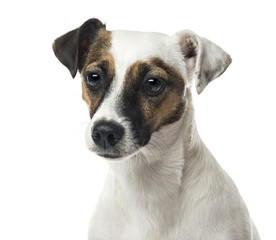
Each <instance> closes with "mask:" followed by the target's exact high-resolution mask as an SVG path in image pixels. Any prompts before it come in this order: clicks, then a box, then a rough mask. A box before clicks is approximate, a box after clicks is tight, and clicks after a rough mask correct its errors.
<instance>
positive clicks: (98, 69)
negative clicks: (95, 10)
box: [81, 29, 115, 118]
mask: <svg viewBox="0 0 276 240" xmlns="http://www.w3.org/2000/svg"><path fill="white" fill-rule="evenodd" d="M110 47H111V32H109V31H106V30H104V29H102V30H99V33H98V35H97V37H96V39H95V41H94V42H93V44H92V45H91V46H90V47H89V52H88V54H87V56H86V59H85V64H84V68H83V70H82V72H81V74H82V75H83V76H84V77H83V82H82V97H83V99H84V101H85V102H86V103H87V104H88V106H89V112H90V117H91V118H92V117H93V115H94V113H95V111H96V110H97V108H98V106H99V105H100V103H101V102H102V100H103V98H104V96H105V94H106V93H107V92H108V89H109V86H110V84H111V82H112V80H113V78H114V76H115V66H114V59H113V57H112V56H111V54H110ZM89 72H95V73H97V74H99V75H100V76H101V87H100V88H97V89H93V88H91V87H89V86H88V85H87V84H86V79H85V76H86V74H87V73H89Z"/></svg>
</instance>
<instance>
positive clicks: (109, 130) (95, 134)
mask: <svg viewBox="0 0 276 240" xmlns="http://www.w3.org/2000/svg"><path fill="white" fill-rule="evenodd" d="M124 132H125V130H124V128H123V127H122V126H121V125H119V124H117V123H114V122H111V121H100V122H97V123H96V124H95V125H94V126H93V128H92V139H93V141H94V142H95V144H96V145H97V146H99V147H101V148H103V149H107V148H110V147H113V146H115V145H116V144H117V143H118V142H119V141H120V140H121V139H122V137H123V135H124Z"/></svg>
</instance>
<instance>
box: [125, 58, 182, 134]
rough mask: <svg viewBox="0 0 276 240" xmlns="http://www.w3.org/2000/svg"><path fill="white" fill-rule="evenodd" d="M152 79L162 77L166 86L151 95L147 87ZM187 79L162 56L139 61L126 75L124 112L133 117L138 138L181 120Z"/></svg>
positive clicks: (132, 121)
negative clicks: (161, 57) (148, 81)
mask: <svg viewBox="0 0 276 240" xmlns="http://www.w3.org/2000/svg"><path fill="white" fill-rule="evenodd" d="M149 79H159V80H161V82H163V83H164V84H163V87H162V88H161V90H160V91H158V92H157V94H154V95H151V94H149V93H148V92H147V90H146V88H145V82H146V81H147V80H149ZM184 87H185V86H184V79H183V78H182V75H181V74H180V73H179V72H178V71H177V70H176V69H175V68H174V67H173V66H172V65H170V64H167V63H165V62H164V61H163V60H161V59H160V58H157V57H155V58H151V59H149V60H148V61H138V62H136V63H135V64H133V65H132V66H131V67H130V68H129V69H128V71H127V73H126V76H125V86H124V93H123V105H124V106H123V114H124V115H125V116H126V117H127V118H129V119H130V122H131V123H132V124H133V129H134V131H135V135H136V136H137V138H138V139H139V138H141V139H148V138H149V137H150V135H151V134H152V132H154V131H157V130H158V129H159V128H160V127H162V126H165V125H168V124H171V123H173V122H175V121H177V120H179V119H180V118H181V116H182V113H183V111H184V101H183V99H182V98H183V93H184Z"/></svg>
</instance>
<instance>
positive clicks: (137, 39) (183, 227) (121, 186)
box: [87, 31, 259, 240]
mask: <svg viewBox="0 0 276 240" xmlns="http://www.w3.org/2000/svg"><path fill="white" fill-rule="evenodd" d="M112 37H113V38H112V49H111V51H112V54H113V57H114V58H115V61H116V62H115V67H116V73H117V75H116V79H114V83H113V86H112V91H111V94H110V95H109V96H107V98H106V99H104V101H103V103H102V105H101V106H100V108H99V109H98V111H97V112H96V114H95V116H94V117H93V119H92V121H91V124H90V125H89V127H88V134H87V138H89V139H91V137H90V136H91V132H89V131H90V129H91V126H92V125H93V122H94V121H96V120H100V119H102V118H106V119H112V120H116V121H118V122H119V123H121V124H126V125H124V126H125V127H126V128H127V123H125V120H124V119H123V118H122V117H121V116H120V114H119V113H118V111H116V109H117V108H118V106H117V104H119V101H118V97H119V96H120V92H121V91H122V86H123V84H122V81H123V79H124V74H125V71H126V69H127V68H128V67H129V66H130V65H131V64H132V63H134V62H135V61H137V60H141V59H143V60H145V59H148V58H149V57H152V56H158V57H161V58H162V59H164V61H167V62H170V63H171V64H173V65H174V66H175V67H176V68H177V69H179V71H180V72H181V73H182V75H183V77H184V79H185V81H188V80H187V75H189V73H187V72H186V70H185V63H184V61H183V56H181V51H180V47H179V46H178V37H177V36H173V37H168V36H165V35H161V34H156V33H147V34H141V33H135V32H123V31H119V32H113V35H112ZM140 46H143V50H141V47H140ZM137 49H139V51H137ZM187 86H188V87H190V85H189V82H187ZM185 104H186V105H185V112H184V113H183V116H182V118H181V119H180V120H179V121H177V122H175V123H173V124H171V125H169V126H166V127H163V128H161V129H160V130H159V131H158V132H155V133H154V134H153V135H152V137H151V140H150V142H149V143H148V144H147V145H146V146H145V147H143V148H141V149H140V150H139V151H138V152H137V153H135V154H132V155H131V156H129V157H127V158H126V159H120V161H109V164H110V170H109V173H108V176H107V179H106V183H105V186H104V189H103V192H102V195H101V197H100V199H99V202H98V204H97V207H96V210H95V212H94V215H93V217H92V219H91V224H90V230H89V240H96V239H97V240H199V239H200V240H234V239H235V240H257V239H259V237H258V234H257V232H256V229H255V227H254V225H252V222H251V220H250V216H249V214H248V211H247V209H246V207H245V205H244V203H243V201H242V199H241V197H240V195H239V193H238V190H237V189H236V187H235V185H234V184H233V182H232V180H231V179H230V178H229V177H228V175H227V174H226V173H225V172H224V171H223V170H222V168H221V167H220V166H219V165H218V163H217V162H216V160H215V159H214V157H213V156H212V154H211V153H210V152H209V151H208V149H207V148H206V147H205V145H204V144H203V142H202V141H201V139H200V137H199V135H198V132H197V129H196V125H195V120H194V109H193V105H192V97H191V91H190V89H189V88H187V89H186V94H185ZM127 132H128V133H127V134H128V139H127V140H128V141H131V138H132V137H131V133H130V131H129V130H127ZM124 143H126V144H127V146H129V145H128V144H129V143H127V142H126V141H125V142H124ZM89 144H90V145H89ZM92 144H93V143H92V141H91V140H88V145H89V147H90V148H91V146H92Z"/></svg>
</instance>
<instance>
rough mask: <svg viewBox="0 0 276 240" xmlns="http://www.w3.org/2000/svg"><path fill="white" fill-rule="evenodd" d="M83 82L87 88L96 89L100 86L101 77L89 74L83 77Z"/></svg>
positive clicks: (96, 74)
mask: <svg viewBox="0 0 276 240" xmlns="http://www.w3.org/2000/svg"><path fill="white" fill-rule="evenodd" d="M85 81H86V84H87V85H88V87H92V88H93V87H98V86H100V84H101V76H100V74H98V73H95V72H90V73H88V74H86V75H85Z"/></svg>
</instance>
